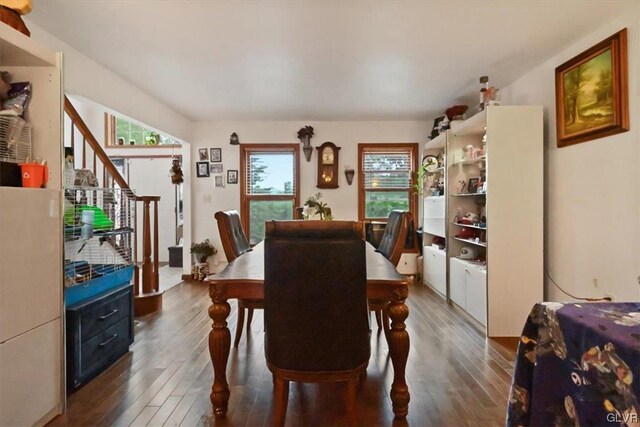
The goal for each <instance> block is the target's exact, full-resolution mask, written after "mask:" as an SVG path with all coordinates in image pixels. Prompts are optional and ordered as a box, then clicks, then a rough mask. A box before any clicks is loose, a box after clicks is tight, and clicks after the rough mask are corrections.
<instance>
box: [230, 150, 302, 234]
mask: <svg viewBox="0 0 640 427" xmlns="http://www.w3.org/2000/svg"><path fill="white" fill-rule="evenodd" d="M299 153H300V148H299V144H268V145H267V144H260V145H257V144H242V145H241V146H240V156H241V166H240V169H241V170H240V174H241V179H242V185H241V186H240V191H241V193H240V196H241V206H242V208H241V217H242V225H243V227H244V229H245V232H246V233H247V237H248V238H249V242H250V243H251V244H252V245H255V244H257V243H259V242H261V241H262V240H263V239H264V222H265V221H268V220H272V219H275V220H287V219H293V213H294V211H295V208H296V207H297V206H298V205H299V198H300V194H299V189H298V180H299V170H300V168H299V159H300V156H299Z"/></svg>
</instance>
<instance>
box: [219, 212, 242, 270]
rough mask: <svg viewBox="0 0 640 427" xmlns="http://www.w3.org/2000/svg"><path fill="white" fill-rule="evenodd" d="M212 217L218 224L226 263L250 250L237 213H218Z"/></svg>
mask: <svg viewBox="0 0 640 427" xmlns="http://www.w3.org/2000/svg"><path fill="white" fill-rule="evenodd" d="M214 216H215V218H216V221H217V222H218V231H219V232H220V240H221V241H222V248H223V249H224V255H225V256H226V257H227V261H228V262H231V261H233V260H234V259H236V258H238V257H239V256H240V255H242V254H243V253H245V252H247V251H250V250H251V246H249V241H248V240H247V236H246V235H245V234H244V230H243V229H242V222H241V221H240V214H238V212H237V211H235V210H231V211H218V212H216V213H215V215H214Z"/></svg>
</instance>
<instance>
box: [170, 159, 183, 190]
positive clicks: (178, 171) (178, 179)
mask: <svg viewBox="0 0 640 427" xmlns="http://www.w3.org/2000/svg"><path fill="white" fill-rule="evenodd" d="M169 172H170V173H171V183H172V184H174V185H178V184H182V183H183V182H184V173H183V172H182V167H181V166H180V159H179V158H175V159H172V160H171V169H169Z"/></svg>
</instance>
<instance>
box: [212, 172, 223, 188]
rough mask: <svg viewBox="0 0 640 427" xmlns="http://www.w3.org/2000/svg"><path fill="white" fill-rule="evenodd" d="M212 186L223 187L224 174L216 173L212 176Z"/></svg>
mask: <svg viewBox="0 0 640 427" xmlns="http://www.w3.org/2000/svg"><path fill="white" fill-rule="evenodd" d="M213 179H214V181H213V182H214V184H213V186H214V187H224V175H216V176H214V177H213Z"/></svg>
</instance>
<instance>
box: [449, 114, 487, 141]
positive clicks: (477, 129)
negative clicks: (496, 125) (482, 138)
mask: <svg viewBox="0 0 640 427" xmlns="http://www.w3.org/2000/svg"><path fill="white" fill-rule="evenodd" d="M487 108H490V107H487ZM487 108H485V109H484V110H482V111H480V112H479V113H478V114H476V115H474V116H471V117H469V118H468V119H467V120H465V121H463V122H462V123H460V125H459V126H455V125H453V124H452V128H451V130H452V132H453V135H454V136H472V135H482V134H484V127H485V124H486V123H487Z"/></svg>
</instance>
